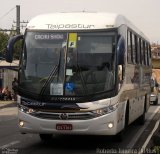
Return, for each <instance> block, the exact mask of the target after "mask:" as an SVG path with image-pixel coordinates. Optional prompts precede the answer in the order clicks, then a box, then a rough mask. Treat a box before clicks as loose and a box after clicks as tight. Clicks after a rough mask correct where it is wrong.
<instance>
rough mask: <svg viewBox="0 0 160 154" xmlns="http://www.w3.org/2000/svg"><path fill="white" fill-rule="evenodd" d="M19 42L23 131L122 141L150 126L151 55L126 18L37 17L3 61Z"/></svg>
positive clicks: (90, 15) (106, 15) (11, 43)
mask: <svg viewBox="0 0 160 154" xmlns="http://www.w3.org/2000/svg"><path fill="white" fill-rule="evenodd" d="M20 39H22V40H23V41H22V42H23V43H22V44H23V45H22V52H21V57H20V64H19V79H18V80H19V81H18V82H19V86H18V107H19V113H18V118H19V128H20V131H21V132H22V133H37V134H39V135H40V138H41V139H42V140H48V139H50V138H51V137H52V134H84V135H85V134H90V135H119V136H121V135H122V132H123V130H124V129H125V128H126V126H127V125H129V124H131V123H132V122H133V121H135V120H137V121H138V122H139V123H140V124H143V123H144V122H145V113H146V112H147V110H148V107H149V95H150V79H151V49H150V43H149V40H148V39H147V37H146V36H145V35H144V34H143V33H142V32H141V31H140V30H138V28H136V27H135V26H134V25H133V24H132V23H131V22H129V21H128V20H127V19H126V18H125V17H124V16H122V15H116V14H110V13H86V12H81V13H53V14H44V15H39V16H37V17H35V18H33V19H32V20H31V21H30V22H29V23H28V25H27V28H26V31H25V35H17V36H14V37H13V38H11V39H10V40H9V41H8V46H7V54H6V61H8V62H12V60H13V54H14V53H13V51H14V44H15V43H16V42H17V41H18V40H20Z"/></svg>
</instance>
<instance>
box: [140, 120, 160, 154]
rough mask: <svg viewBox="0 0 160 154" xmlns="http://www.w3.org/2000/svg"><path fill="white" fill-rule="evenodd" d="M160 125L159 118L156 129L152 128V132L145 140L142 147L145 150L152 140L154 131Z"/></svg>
mask: <svg viewBox="0 0 160 154" xmlns="http://www.w3.org/2000/svg"><path fill="white" fill-rule="evenodd" d="M158 127H159V120H158V121H157V122H156V124H155V126H154V129H153V130H152V132H151V133H150V134H149V136H148V138H147V139H146V141H145V142H144V144H143V146H142V149H143V150H145V149H146V146H147V145H148V143H149V141H150V140H151V137H152V136H153V134H154V132H155V131H156V130H157V128H158ZM142 153H143V151H140V152H139V153H138V154H142Z"/></svg>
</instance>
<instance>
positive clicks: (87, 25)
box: [27, 12, 147, 39]
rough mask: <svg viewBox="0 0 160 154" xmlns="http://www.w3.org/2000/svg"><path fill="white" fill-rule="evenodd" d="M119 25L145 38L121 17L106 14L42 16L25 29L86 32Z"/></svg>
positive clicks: (76, 13)
mask: <svg viewBox="0 0 160 154" xmlns="http://www.w3.org/2000/svg"><path fill="white" fill-rule="evenodd" d="M121 25H126V26H128V27H130V28H131V29H133V30H134V31H135V32H136V33H138V34H139V35H141V36H143V37H144V38H146V36H145V35H144V34H143V33H142V32H141V31H140V30H139V29H138V28H136V27H135V26H134V25H133V24H132V23H131V22H130V21H129V20H127V19H126V18H125V17H124V16H123V15H118V14H114V13H106V12H105V13H104V12H98V13H96V12H95V13H90V12H72V13H51V14H42V15H39V16H37V17H35V18H33V19H32V20H31V21H30V22H29V23H28V25H27V29H39V30H40V29H41V30H88V29H108V28H116V27H119V26H121ZM146 39H147V38H146Z"/></svg>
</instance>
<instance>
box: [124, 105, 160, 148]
mask: <svg viewBox="0 0 160 154" xmlns="http://www.w3.org/2000/svg"><path fill="white" fill-rule="evenodd" d="M159 109H160V106H158V107H157V108H156V110H155V111H154V112H153V113H152V114H151V116H149V118H148V121H146V123H145V124H144V126H143V127H142V128H140V129H139V131H138V132H137V133H136V134H135V135H134V138H133V139H132V140H131V142H130V143H129V144H128V145H127V147H126V148H133V146H134V144H135V143H136V142H137V141H138V139H139V137H140V135H141V134H142V133H143V132H144V130H145V129H146V128H147V126H148V125H149V123H150V121H151V120H152V119H153V117H154V115H155V114H156V113H157V112H158V110H159Z"/></svg>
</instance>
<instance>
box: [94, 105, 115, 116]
mask: <svg viewBox="0 0 160 154" xmlns="http://www.w3.org/2000/svg"><path fill="white" fill-rule="evenodd" d="M117 107H118V103H116V104H114V105H110V106H108V107H105V108H101V109H97V110H94V111H92V113H93V114H94V115H95V117H99V116H102V115H105V114H108V113H110V112H113V111H115V110H116V109H117Z"/></svg>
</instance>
